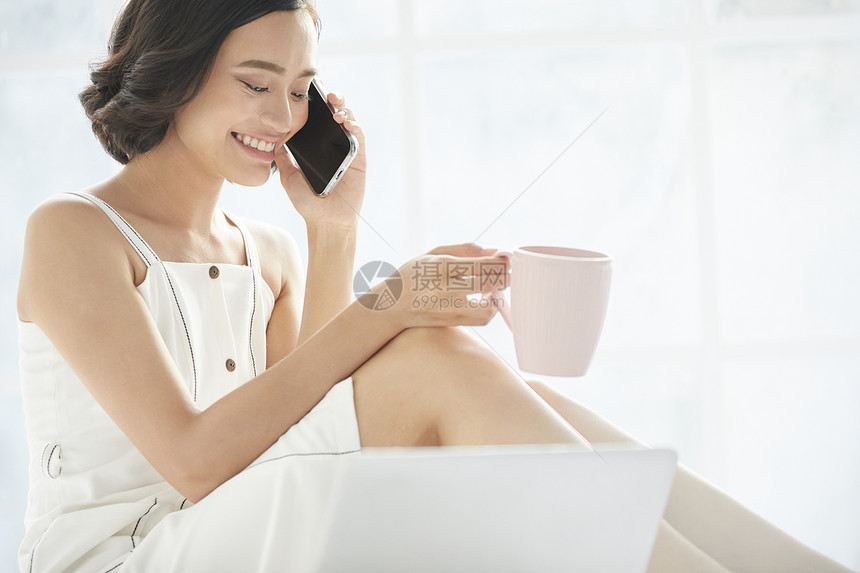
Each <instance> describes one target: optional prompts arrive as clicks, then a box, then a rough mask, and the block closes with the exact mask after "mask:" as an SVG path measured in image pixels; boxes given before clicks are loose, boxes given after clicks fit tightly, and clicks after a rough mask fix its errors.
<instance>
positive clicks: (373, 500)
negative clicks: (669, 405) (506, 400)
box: [313, 446, 677, 573]
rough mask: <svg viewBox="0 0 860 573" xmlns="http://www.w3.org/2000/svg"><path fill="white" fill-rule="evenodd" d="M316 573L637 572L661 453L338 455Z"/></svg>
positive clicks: (660, 498)
mask: <svg viewBox="0 0 860 573" xmlns="http://www.w3.org/2000/svg"><path fill="white" fill-rule="evenodd" d="M344 461H345V462H346V463H345V464H343V465H342V466H341V467H342V474H341V476H340V479H341V481H340V484H339V487H338V490H339V493H338V494H337V497H336V499H335V501H334V503H332V504H331V509H330V511H329V514H328V515H327V516H326V517H325V518H324V525H325V527H324V528H323V531H324V532H326V535H323V536H322V537H321V538H320V540H319V541H320V545H319V547H318V548H317V549H316V550H315V554H316V559H315V560H314V563H316V568H315V569H313V570H314V571H317V572H318V573H346V572H349V573H361V572H365V571H367V572H374V573H385V572H397V573H404V572H409V573H421V572H428V573H429V572H433V573H440V572H444V573H455V572H464V573H480V572H488V573H489V572H492V573H503V572H521V571H522V572H528V573H535V572H540V573H547V572H553V571H564V572H565V573H569V572H572V571H583V572H589V573H595V572H602V571H607V572H613V573H624V572H637V573H639V572H643V571H645V569H646V567H647V565H648V559H649V556H650V554H651V549H652V546H653V544H654V540H655V537H656V533H657V527H658V524H659V521H660V518H661V517H662V515H663V510H664V508H665V505H666V500H667V498H668V495H669V489H670V487H671V485H672V479H673V477H674V474H675V464H676V461H677V456H676V455H675V453H674V452H672V451H670V450H646V449H629V448H628V447H625V449H621V448H619V447H611V446H610V447H601V448H599V449H597V450H596V451H595V450H590V449H583V448H573V447H564V446H545V447H540V446H515V447H511V446H505V447H484V448H426V449H408V450H401V449H393V450H392V449H379V450H364V451H363V453H362V455H361V456H357V457H355V458H352V459H350V460H344Z"/></svg>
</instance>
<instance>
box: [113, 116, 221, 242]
mask: <svg viewBox="0 0 860 573" xmlns="http://www.w3.org/2000/svg"><path fill="white" fill-rule="evenodd" d="M174 135H175V134H173V133H171V132H168V134H167V136H166V137H165V138H164V141H162V143H160V144H159V145H158V146H156V147H155V148H153V149H152V150H150V151H148V152H147V153H145V154H141V155H137V156H135V157H134V158H133V159H132V160H131V161H129V162H128V164H127V165H126V166H125V167H124V168H123V169H122V171H120V173H119V174H117V175H116V176H115V177H114V181H115V182H116V183H117V184H119V186H120V187H121V188H122V194H123V203H124V204H125V205H126V208H128V209H130V210H132V211H133V212H135V213H136V214H139V215H142V216H144V217H146V218H148V219H151V220H153V221H156V222H158V223H161V224H165V225H169V226H172V227H181V228H185V229H188V230H191V231H193V232H198V233H202V234H205V233H207V232H209V231H210V230H211V229H212V228H213V227H214V225H215V222H216V220H217V218H216V216H215V215H216V209H217V206H218V199H219V197H220V196H221V187H222V186H223V184H224V178H223V177H221V176H220V175H213V174H212V173H211V171H205V170H204V169H202V166H201V165H200V164H199V161H198V160H197V159H196V158H195V157H192V156H191V154H189V153H188V150H187V149H186V148H185V147H184V146H182V144H181V142H179V141H178V139H177V138H176V137H173V136H174Z"/></svg>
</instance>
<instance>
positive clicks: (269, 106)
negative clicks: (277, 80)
mask: <svg viewBox="0 0 860 573" xmlns="http://www.w3.org/2000/svg"><path fill="white" fill-rule="evenodd" d="M260 120H261V121H262V122H263V123H264V124H266V125H267V126H268V127H269V128H271V129H272V131H276V132H278V133H283V134H288V133H290V129H291V128H292V126H293V110H292V109H291V107H290V100H289V97H284V98H279V97H274V98H268V101H267V102H266V105H265V107H264V108H263V109H262V110H261V113H260Z"/></svg>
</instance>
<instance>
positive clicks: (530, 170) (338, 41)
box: [0, 0, 860, 570]
mask: <svg viewBox="0 0 860 573" xmlns="http://www.w3.org/2000/svg"><path fill="white" fill-rule="evenodd" d="M317 6H318V9H319V12H320V14H321V16H322V20H323V33H322V39H321V43H320V59H319V62H318V63H319V67H320V69H321V76H322V78H323V80H325V82H326V84H327V85H328V87H329V88H330V89H333V90H337V91H342V92H344V93H345V94H346V95H347V97H348V100H349V105H350V107H352V108H353V109H354V110H355V112H356V114H357V115H358V117H359V119H360V121H361V122H362V123H363V125H364V127H365V131H366V133H367V138H368V150H369V159H370V166H371V171H370V175H369V188H368V192H367V197H366V200H365V206H364V209H363V211H362V216H363V223H362V227H361V230H360V234H359V245H358V255H357V259H356V265H357V266H360V265H362V264H363V263H366V262H369V261H372V260H385V261H388V262H390V263H392V264H394V265H395V266H399V265H400V264H402V263H403V262H405V261H406V260H408V259H410V258H412V257H414V256H416V255H417V254H419V253H420V252H423V251H426V250H429V249H431V248H433V247H435V246H437V245H440V244H450V243H459V242H467V241H472V240H476V239H477V242H479V243H481V244H484V245H490V246H497V247H502V248H510V247H513V246H516V245H522V244H559V245H568V246H576V247H582V248H590V249H595V250H601V251H605V252H609V253H611V254H613V255H614V256H615V258H616V261H615V274H614V283H613V287H612V296H611V299H610V306H609V311H608V315H607V320H606V325H605V328H604V334H603V338H602V341H601V344H600V347H599V349H598V352H597V355H596V357H595V360H594V363H593V365H592V369H591V371H590V372H589V374H588V375H587V376H586V377H584V378H581V379H557V380H553V383H554V384H555V385H556V386H557V387H558V388H560V389H562V390H563V391H565V392H567V393H569V394H570V395H571V396H573V397H575V398H577V399H578V400H581V401H583V402H585V403H586V404H587V405H590V406H591V407H593V408H594V409H596V410H597V411H598V412H599V413H601V414H603V415H605V416H607V417H608V418H610V419H611V420H612V421H614V422H615V423H616V424H618V425H620V426H621V427H622V428H624V429H626V430H628V431H629V432H631V433H633V434H634V435H636V436H638V437H639V438H641V439H642V440H644V441H646V442H648V443H650V444H652V445H655V446H669V447H672V448H674V449H676V450H677V451H678V452H679V455H680V458H681V461H682V462H683V463H685V464H687V465H688V466H690V467H692V468H693V469H694V470H696V471H698V472H699V473H701V474H703V475H704V476H706V477H707V478H708V479H710V480H712V481H713V482H715V483H716V484H717V485H719V486H720V487H722V488H724V489H725V490H727V491H728V492H730V493H731V494H732V495H734V496H735V497H737V498H738V499H740V500H741V501H742V502H744V503H745V504H747V505H749V506H750V507H752V508H753V509H754V510H756V511H758V512H760V513H761V514H763V515H764V516H765V517H767V518H768V519H770V520H772V521H773V522H775V523H776V524H777V525H779V526H780V527H782V528H784V529H786V530H787V531H788V532H790V533H791V534H793V535H795V536H796V537H798V538H799V539H801V540H802V541H803V542H805V543H807V544H809V545H811V546H812V547H814V548H816V549H818V550H820V551H822V552H824V553H826V554H827V555H830V556H832V557H833V558H835V559H837V560H839V561H841V562H842V563H844V564H846V565H848V566H851V567H853V568H855V569H857V568H860V487H858V486H860V445H858V437H860V416H858V414H857V412H858V410H860V302H858V300H857V298H856V297H857V294H856V293H858V292H860V256H858V255H860V253H858V245H860V227H858V225H857V221H858V220H860V163H858V161H857V156H858V154H860V2H858V1H857V0H829V1H828V0H722V1H719V0H695V1H691V0H648V1H646V0H573V1H556V2H553V1H550V0H540V1H533V2H528V3H525V2H513V1H511V0H493V1H490V0H483V1H482V0H437V1H434V2H429V1H425V2H421V1H419V0H401V1H396V0H376V1H375V2H366V1H365V2H359V1H358V0H352V1H346V0H319V2H318V3H317ZM119 8H120V2H119V1H118V0H101V1H93V0H62V1H59V0H57V1H49V0H14V1H13V0H0V192H2V204H0V207H2V208H0V232H2V241H3V242H2V250H0V301H2V304H0V460H2V462H0V480H2V481H0V570H7V569H8V570H12V569H14V567H15V551H16V547H17V544H18V542H19V540H20V538H21V536H22V535H23V526H22V517H23V511H24V507H25V503H26V480H27V477H26V449H25V441H24V440H25V437H24V432H23V419H22V414H21V411H20V408H21V406H20V391H19V387H18V380H17V371H16V369H17V346H16V345H17V341H16V337H17V335H16V331H15V307H14V300H15V290H16V284H17V274H18V271H19V266H20V256H21V248H22V238H23V229H24V224H25V221H26V217H27V214H28V213H29V212H30V211H31V210H32V209H33V208H34V207H35V206H36V205H37V204H38V203H39V202H40V201H42V200H43V199H44V198H45V197H47V196H49V195H51V194H53V193H57V192H61V191H71V190H78V189H80V188H82V187H84V186H86V185H89V184H92V183H94V182H96V181H98V180H100V179H102V178H104V177H107V176H109V175H110V174H111V173H113V172H115V170H116V169H117V166H116V165H115V164H114V163H113V162H112V161H111V160H110V159H109V158H108V157H107V155H105V154H104V153H103V152H102V151H101V149H100V147H99V146H98V143H97V142H96V140H95V138H94V137H93V136H92V135H91V134H90V131H89V128H88V125H87V123H86V121H85V119H84V116H83V113H82V111H81V110H80V107H79V105H78V103H77V99H76V95H77V93H78V91H79V90H80V88H81V87H82V86H83V85H84V83H85V81H86V78H87V63H88V62H89V61H91V60H92V59H94V58H96V57H98V56H100V55H101V54H102V50H103V46H104V45H105V43H106V40H107V36H108V33H109V30H110V25H111V23H112V21H113V19H114V17H115V16H116V14H117V13H118V11H119ZM607 108H608V109H607ZM604 110H606V113H605V114H604V115H603V116H602V117H601V118H600V119H599V120H598V121H597V122H596V123H594V125H593V126H592V127H591V128H590V129H589V130H588V131H587V132H586V133H585V134H584V135H583V136H582V138H581V139H580V140H579V141H577V142H576V143H575V144H574V145H573V146H572V147H570V148H569V150H568V151H567V152H565V153H564V154H562V151H563V150H564V149H565V148H567V147H568V145H569V144H570V143H571V142H572V141H573V140H574V139H575V138H576V136H577V135H579V134H580V133H581V132H582V131H583V130H584V129H585V128H586V126H588V125H589V124H590V123H591V122H592V120H594V118H595V117H597V116H598V115H599V114H600V113H601V112H603V111H604ZM560 154H562V155H561V156H560V157H559V155H560ZM556 159H558V160H557V161H556V162H555V163H554V164H553V161H554V160H556ZM551 164H552V167H551V168H550V169H549V170H547V171H546V172H545V173H544V174H543V175H542V176H541V177H539V178H538V176H539V175H540V174H541V173H543V172H544V170H546V169H547V167H548V166H550V165H551ZM536 178H537V180H536V181H535V179H536ZM530 185H531V186H530ZM526 189H527V190H526ZM524 190H525V193H523V191H524ZM518 197H519V198H518ZM517 198H518V199H517ZM223 203H224V205H225V207H228V208H231V209H233V210H234V211H236V212H239V213H241V214H245V215H248V216H251V217H257V218H260V219H264V220H268V221H271V222H274V223H277V224H279V225H282V226H284V227H286V228H287V229H289V230H290V231H291V232H293V234H294V235H295V236H296V238H297V239H298V241H299V243H300V244H301V245H302V246H304V245H306V237H305V235H304V233H305V229H304V225H303V222H302V221H301V219H300V218H299V217H298V215H296V214H295V212H294V211H293V209H292V206H291V204H290V203H289V201H288V199H287V197H286V195H285V193H284V192H283V191H282V190H281V189H279V187H278V185H277V182H276V181H272V182H270V184H267V185H266V186H264V187H262V188H257V189H247V188H238V187H230V186H228V187H227V188H225V193H224V201H223ZM506 209H507V210H506ZM502 213H503V214H502ZM500 214H501V216H500V217H499V215H500ZM488 226H489V228H488ZM59 248H62V247H59ZM57 280H62V277H57ZM477 332H478V333H479V334H480V335H481V336H482V337H484V338H485V339H486V340H487V341H488V342H489V343H490V344H491V345H492V346H493V348H494V349H496V350H497V351H498V352H499V353H500V355H501V356H502V357H504V359H505V360H507V361H508V362H509V363H510V364H512V365H515V358H514V354H513V344H512V340H511V337H510V334H509V332H508V331H507V330H506V327H505V326H504V324H503V323H502V321H501V319H500V318H497V319H496V320H494V322H493V323H492V324H491V325H490V326H488V327H486V328H483V329H479V330H478V331H477Z"/></svg>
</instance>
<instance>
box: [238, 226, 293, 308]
mask: <svg viewBox="0 0 860 573" xmlns="http://www.w3.org/2000/svg"><path fill="white" fill-rule="evenodd" d="M243 221H244V223H245V225H246V226H247V228H248V230H249V231H250V232H251V234H252V235H253V236H254V242H255V243H256V244H257V250H258V251H259V254H260V260H261V262H262V265H261V266H262V272H263V278H265V279H266V281H267V282H269V286H270V287H271V288H272V292H273V293H274V295H275V298H276V299H278V298H280V295H281V293H285V292H292V291H294V290H296V289H297V288H303V286H304V266H303V264H302V257H301V251H300V249H299V245H298V243H297V242H296V239H295V237H293V235H292V234H291V233H290V232H289V231H287V230H286V229H283V228H281V227H278V226H277V225H272V224H270V223H264V222H262V221H256V220H252V219H243ZM267 275H268V276H267ZM270 279H271V280H270ZM284 289H286V291H285V290H284Z"/></svg>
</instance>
